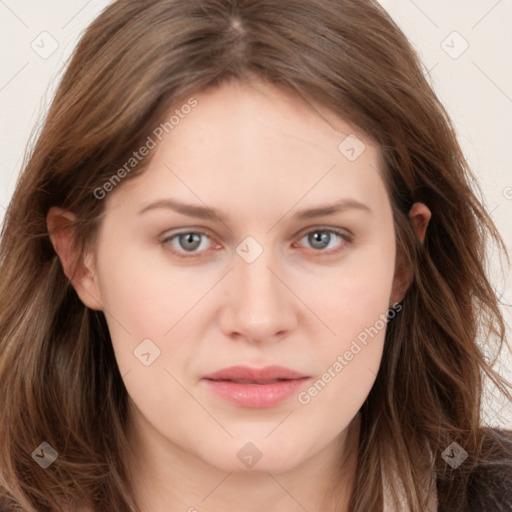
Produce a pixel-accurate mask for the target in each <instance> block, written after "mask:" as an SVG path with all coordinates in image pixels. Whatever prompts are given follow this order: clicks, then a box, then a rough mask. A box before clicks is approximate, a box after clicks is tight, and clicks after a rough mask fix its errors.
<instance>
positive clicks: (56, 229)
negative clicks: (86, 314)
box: [46, 206, 103, 310]
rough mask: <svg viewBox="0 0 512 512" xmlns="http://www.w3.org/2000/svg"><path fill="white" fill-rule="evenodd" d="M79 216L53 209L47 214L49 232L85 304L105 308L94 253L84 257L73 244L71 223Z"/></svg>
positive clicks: (66, 270)
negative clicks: (81, 256)
mask: <svg viewBox="0 0 512 512" xmlns="http://www.w3.org/2000/svg"><path fill="white" fill-rule="evenodd" d="M75 220H76V216H75V215H74V214H73V213H71V212H69V211H67V210H63V209H62V208H58V207H56V206H54V207H52V208H50V210H49V212H48V215H47V217H46V224H47V227H48V233H49V235H50V240H51V242H52V245H53V248H54V249H55V252H56V253H57V255H58V257H59V259H60V262H61V265H62V269H63V271H64V274H65V275H66V277H67V278H68V279H69V280H70V282H71V284H72V286H73V288H74V289H75V290H76V293H77V294H78V296H79V297H80V300H81V301H82V302H83V303H84V304H85V306H87V307H89V308H91V309H97V310H102V309H103V307H102V303H101V295H100V293H99V287H98V283H97V278H96V272H95V265H94V254H93V253H92V252H89V253H87V254H85V255H84V257H83V259H81V258H80V254H78V251H77V249H76V247H75V245H74V244H73V228H72V227H71V226H70V223H71V222H73V221H75Z"/></svg>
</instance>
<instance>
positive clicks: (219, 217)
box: [139, 198, 373, 223]
mask: <svg viewBox="0 0 512 512" xmlns="http://www.w3.org/2000/svg"><path fill="white" fill-rule="evenodd" d="M161 208H165V209H170V210H174V211H176V212H178V213H181V214H183V215H188V216H189V217H195V218H198V219H206V220H213V221H219V222H223V223H225V222H226V217H225V215H224V214H223V213H222V212H221V211H220V210H217V209H216V208H210V207H207V206H197V205H193V204H188V203H182V202H180V201H177V200H176V199H170V198H166V199H158V200H157V201H154V202H152V203H150V204H148V205H147V206H145V207H144V208H142V210H140V211H139V215H142V214H143V213H146V212H148V211H151V210H156V209H161ZM346 210H361V211H363V212H367V213H370V214H371V213H373V212H372V210H371V209H370V207H369V206H367V205H365V204H363V203H361V202H359V201H356V200H355V199H342V200H340V201H338V202H336V203H334V204H331V205H325V206H316V207H313V208H308V209H305V210H300V211H298V212H296V213H295V214H294V215H293V218H294V219H295V220H304V219H312V218H315V217H323V216H325V215H332V214H333V213H338V212H343V211H346Z"/></svg>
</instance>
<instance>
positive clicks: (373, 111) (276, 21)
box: [0, 0, 512, 512]
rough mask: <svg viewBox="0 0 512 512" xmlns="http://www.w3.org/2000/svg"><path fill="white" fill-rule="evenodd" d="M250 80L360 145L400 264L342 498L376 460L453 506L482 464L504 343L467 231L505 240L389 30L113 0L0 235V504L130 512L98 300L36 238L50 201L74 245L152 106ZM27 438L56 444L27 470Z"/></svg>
mask: <svg viewBox="0 0 512 512" xmlns="http://www.w3.org/2000/svg"><path fill="white" fill-rule="evenodd" d="M255 78H258V79H263V80H266V81H267V82H269V83H271V84H273V85H275V86H276V87H280V88H283V89H285V90H286V91H289V92H290V93H293V94H298V95H299V96H300V97H301V98H303V99H304V101H306V102H308V103H310V104H311V105H322V106H325V107H327V108H328V109H329V110H330V111H331V112H333V113H334V114H336V115H338V116H340V117H341V118H343V119H345V120H347V121H348V122H350V123H352V124H353V125H354V126H357V127H358V128H360V129H361V130H362V132H363V133H365V134H367V135H368V137H370V138H371V139H372V140H374V141H375V142H376V143H377V144H378V146H379V147H380V153H381V157H382V161H383V168H384V179H385V182H386V185H387V189H388V193H389V198H390V202H391V205H392V209H393V219H394V224H395V232H396V244H397V258H398V259H397V271H398V270H399V269H404V268H409V269H410V271H411V276H412V282H411V285H410V286H409V288H408V290H407V293H406V294H405V296H404V298H403V301H402V306H403V311H402V312H401V313H400V315H398V316H397V317H396V318H395V319H394V320H393V321H392V322H390V323H389V325H388V329H387V332H386V340H385V347H384V353H383V358H382V364H381V367H380V370H379V372H378V375H377V378H376V381H375V384H374V386H373V388H372V390H371V392H370V394H369V396H368V398H367V400H366V401H365V403H364V405H363V407H362V409H361V419H362V421H361V432H360V442H359V447H358V462H357V471H356V476H355V483H354V488H353V492H352V494H351V498H350V504H349V510H350V511H351V512H369V511H371V512H374V511H380V510H381V508H382V500H383V486H382V478H381V471H382V469H383V467H388V466H389V467H394V468H395V471H396V475H397V477H398V480H397V482H396V483H395V484H393V485H394V487H393V489H398V486H399V485H401V486H402V487H403V489H404V491H405V495H406V497H407V500H408V502H409V505H410V509H411V512H422V511H423V510H425V508H424V507H425V503H426V499H427V490H428V484H429V482H430V481H431V479H432V478H435V479H436V481H437V485H438V489H439V490H440V491H443V492H444V494H445V495H446V496H450V497H451V498H450V499H452V504H451V508H449V510H450V511H451V512H456V511H457V510H462V509H463V508H462V507H463V505H464V503H465V499H466V498H465V491H464V489H465V486H466V483H467V481H468V479H469V478H470V475H471V471H472V470H473V469H474V468H475V467H476V466H477V465H478V464H481V463H482V461H484V462H485V457H486V455H485V453H484V451H483V448H482V446H483V445H482V443H483V434H482V428H481V419H480V408H481V401H482V389H483V379H484V378H485V376H487V377H489V378H490V379H491V380H492V382H494V384H495V385H496V386H497V387H498V388H499V389H500V390H501V392H503V393H504V394H505V395H506V396H507V397H508V398H509V399H511V400H512V397H511V395H510V393H509V384H508V383H507V382H506V381H505V380H504V379H503V378H502V377H501V376H500V375H499V373H498V372H497V371H496V370H495V369H494V367H493V365H492V363H491V362H488V361H487V360H486V358H485V357H484V354H483V347H486V350H487V348H489V347H490V348H492V350H494V351H495V353H498V352H499V351H500V350H501V349H502V347H503V345H504V344H505V343H506V340H505V323H504V320H503V317H502V314H501V312H500V308H499V300H498V297H497V295H496V293H495V291H494V290H493V287H492V285H491V283H490V281H489V278H488V274H487V272H488V271H487V256H486V244H487V243H491V242H492V243H495V244H497V246H498V247H499V248H500V249H501V250H502V251H505V253H506V250H505V246H504V244H503V242H502V240H501V238H500V235H499V233H498V232H497V230H496V228H495V226H494V224H493V222H492V220H491V219H490V217H489V215H488V214H487V213H486V211H485V209H484V207H483V206H482V203H481V201H480V200H479V198H478V194H479V193H478V186H477V184H476V183H475V180H474V177H473V175H472V173H471V171H470V169H469V168H468V165H467V162H466V160H465V158H464V156H463V154H462V151H461V148H460V146H459V144H458V141H457V138H456V134H455V130H454V128H453V125H452V123H451V121H450V119H449V118H448V115H447V113H446V111H445V109H444V107H443V105H442V104H441V102H440V101H439V100H438V98H437V97H436V95H435V94H434V92H433V90H432V88H431V86H430V85H429V83H428V80H427V78H426V73H425V69H424V68H423V66H422V64H421V63H420V60H419V58H418V56H417V55H416V53H415V51H414V49H413V48H412V46H411V45H410V43H409V42H408V41H407V39H406V37H405V36H404V34H403V33H402V32H401V30H400V29H399V28H398V27H397V26H396V24H395V23H394V22H393V21H392V19H391V18H390V17H389V15H388V14H387V13H386V12H385V11H384V9H383V8H382V7H380V6H379V4H378V3H377V2H376V1H374V0H282V1H281V0H280V1H279V2H276V1H274V0H258V1H244V0H151V1H147V0H118V1H116V2H113V3H112V4H111V5H109V6H108V7H107V8H106V9H105V10H104V11H103V12H102V13H101V14H100V15H99V16H98V17H97V19H96V20H95V21H94V22H93V23H92V24H91V25H90V26H89V27H88V28H87V30H86V31H85V33H84V34H83V36H82V37H81V39H80V41H79V43H78V45H77V47H76V48H75V50H74V53H73V55H72V57H71V59H70V62H69V65H68V67H67V69H66V71H65V73H64V75H63V77H62V79H61V81H60V84H59V87H58V89H57V92H56V94H55V96H54V98H53V101H52V103H51V106H50V108H49V111H48V113H47V114H46V117H45V119H44V124H43V126H42V128H41V130H40V133H39V134H38V136H37V139H36V140H35V141H34V143H33V145H32V147H31V148H30V150H27V154H26V156H25V160H24V163H23V169H22V172H21V174H20V177H19V180H18V183H17V186H16V190H15V192H14V196H13V198H12V200H11V202H10V204H9V207H8V210H7V213H6V216H5V222H4V225H3V229H2V234H1V244H0V275H1V280H0V389H1V393H0V410H1V411H2V414H1V415H0V490H1V495H2V499H3V506H4V507H6V509H7V510H23V511H25V512H42V511H48V512H49V511H53V510H67V508H66V507H75V508H79V507H88V509H90V510H92V511H94V512H99V511H105V510H116V511H119V512H124V511H129V510H130V507H133V509H134V510H137V507H136V503H135V500H134V496H133V495H132V493H131V488H130V474H129V470H128V468H129V453H130V451H129V446H128V445H127V439H126V436H125V429H126V425H127V405H128V395H127V391H126V388H125V386H124V384H123V380H122V377H121V375H120V373H119V369H118V367H117V364H116V359H115V357H114V352H113V349H112V343H111V340H110V335H109V331H108V327H107V324H106V321H105V318H104V315H103V313H102V312H101V311H95V310H91V309H89V308H87V307H85V306H84V304H83V303H82V302H81V301H80V299H79V298H78V295H77V294H76V292H75V290H74V289H73V287H72V285H71V283H70V280H69V279H68V278H67V277H66V275H65V274H64V272H63V268H62V266H61V263H60V261H59V258H58V256H57V254H56V253H55V251H54V249H53V246H52V244H51V241H50V238H49V233H48V228H47V222H46V218H47V214H48V211H49V209H50V208H51V207H52V206H60V207H62V208H65V209H67V210H70V211H72V212H73V213H74V214H75V215H76V222H74V223H72V224H71V225H70V226H69V228H72V229H73V243H74V244H75V246H76V248H77V250H78V251H79V253H80V254H82V253H83V251H84V250H85V249H86V248H87V247H88V246H89V244H93V243H94V240H95V234H96V233H97V230H98V227H99V225H100V223H101V219H102V214H103V213H104V205H105V202H104V201H101V200H99V199H98V198H97V195H98V194H97V190H98V188H99V187H102V186H103V185H104V184H105V183H106V182H107V181H108V180H109V179H110V178H111V177H112V175H113V174H114V173H115V171H116V170H117V169H119V167H120V166H122V165H123V163H124V162H126V161H127V160H128V159H129V158H130V156H131V155H132V153H133V151H134V150H136V149H137V148H139V147H140V146H141V145H142V144H143V142H144V141H145V140H147V137H148V136H149V135H150V134H151V133H152V130H154V128H155V127H156V126H158V125H159V124H160V123H161V122H162V121H163V120H164V119H165V115H166V114H167V113H168V112H170V111H171V108H174V107H176V106H179V105H180V104H181V102H183V101H185V100H184V98H185V99H186V98H189V97H190V96H191V95H193V94H194V93H195V92H197V91H202V90H204V89H206V88H208V87H214V86H218V85H219V84H221V83H222V82H223V81H224V80H240V81H247V82H248V81H250V80H252V79H255ZM150 160H151V155H149V156H147V157H146V158H145V159H144V160H143V161H142V162H141V163H140V164H139V165H138V166H137V167H136V168H135V169H133V170H132V171H131V172H130V174H129V175H128V176H126V177H125V178H124V179H125V180H129V179H131V178H133V177H134V176H137V175H139V174H141V173H142V172H143V171H144V169H145V168H146V167H147V165H148V163H149V162H150ZM119 186H122V184H120V185H119ZM95 191H96V193H95ZM417 201H418V202H423V203H425V204H426V205H427V206H428V207H429V209H430V210H431V212H432V219H431V221H430V224H429V226H428V230H427V234H426V238H425V242H424V244H421V243H420V242H419V240H418V238H417V237H416V236H415V233H414V230H413V229H412V226H411V224H410V222H409V219H408V211H409V209H410V207H411V205H412V204H413V203H414V202H417ZM42 441H46V442H47V443H49V444H50V445H51V446H52V447H54V448H56V449H57V451H58V452H59V457H58V459H57V460H56V461H55V462H54V463H53V464H52V465H51V467H49V468H48V469H47V470H45V471H43V470H41V468H40V467H39V466H38V465H37V464H36V463H35V462H34V460H33V459H32V457H31V453H32V452H33V450H34V449H35V448H36V447H37V446H38V445H39V444H40V443H41V442H42ZM454 441H455V442H457V443H458V444H459V445H461V446H462V447H464V449H465V450H466V451H467V452H468V455H469V456H468V459H467V461H466V462H465V463H464V464H462V465H461V466H460V467H459V468H458V469H457V471H453V470H452V469H451V468H450V467H448V466H447V464H446V462H445V461H444V460H443V458H442V457H441V454H442V452H443V450H444V449H445V448H446V447H447V446H448V445H450V443H452V442H454ZM333 484H334V486H335V484H336V475H333ZM397 492H398V491H397ZM459 507H460V508H459ZM335 509H336V506H335V505H333V506H332V507H331V508H330V510H335Z"/></svg>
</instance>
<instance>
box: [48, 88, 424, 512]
mask: <svg viewBox="0 0 512 512" xmlns="http://www.w3.org/2000/svg"><path fill="white" fill-rule="evenodd" d="M194 97H195V98H196V99H197V101H198V106H197V107H196V108H195V109H194V110H193V111H192V112H191V113H190V114H189V115H188V116H187V117H186V118H185V119H183V120H182V121H181V123H180V124H179V125H178V126H177V127H175V129H174V130H173V131H172V132H170V133H169V134H168V135H167V136H166V137H165V138H164V139H163V140H162V142H160V143H159V145H158V147H157V148H156V149H155V151H156V152H155V154H154V158H153V160H152V161H151V163H150V165H149V167H148V169H147V170H146V171H145V173H144V174H142V175H141V176H140V177H137V178H135V179H131V180H127V181H126V182H124V183H122V184H121V185H119V186H118V187H117V188H116V189H115V190H114V191H112V192H110V193H109V195H108V197H107V198H106V199H105V201H106V202H107V203H106V211H105V216H104V218H103V221H102V224H101V227H100V231H99V237H98V240H97V244H96V246H95V247H94V249H93V250H92V251H91V252H90V253H87V254H86V256H85V257H84V258H83V259H79V258H78V256H77V255H76V254H74V253H73V250H72V248H71V244H70V243H69V232H67V231H60V232H59V231H58V228H59V226H62V225H63V223H64V222H66V221H67V220H69V219H72V218H73V215H72V213H70V212H66V211H64V210H61V209H59V208H52V209H51V210H50V212H49V215H48V227H49V231H50V233H51V238H52V242H53V244H54V247H55V250H56V252H57V253H58V254H59V257H60V258H61V261H62V264H63V268H64V271H65V272H66V274H67V275H68V277H70V278H71V277H72V283H73V285H74V287H75V289H76V290H77V293H78V294H79V296H80V298H81V300H82V301H83V302H84V304H85V305H86V306H88V307H90V308H93V309H100V310H103V311H104V312H105V315H106V318H107V322H108V326H109V330H110V334H111V338H112V342H113V346H114V350H115V354H116V358H117V361H118V364H119V368H120V371H121V374H122V375H123V379H124V383H125V385H126V388H127V390H128V393H129V395H130V402H131V415H130V429H129V437H130V439H131V440H132V447H133V450H134V453H135V456H136V460H137V463H136V464H135V465H134V466H133V468H132V472H133V475H134V482H133V489H134V491H135V494H136V497H137V503H138V505H139V506H140V508H141V510H142V511H143V512H149V511H151V512H164V511H165V512H169V511H187V510H188V511H189V512H192V511H194V510H200V511H201V512H203V511H204V512H209V511H218V510H223V511H228V512H229V511H235V510H240V508H243V510H244V511H246V512H252V511H261V510H266V511H269V512H273V511H280V512H283V511H284V512H296V511H297V512H298V511H303V510H304V509H306V510H308V511H317V510H320V509H321V508H322V506H323V505H322V497H323V496H325V494H326V491H327V489H328V485H329V479H330V478H331V477H332V476H333V475H334V474H335V468H336V467H337V466H339V465H340V462H339V461H342V464H341V465H342V467H343V469H344V472H343V473H342V474H341V475H339V477H338V479H337V482H338V484H337V485H338V486H339V494H340V498H339V499H340V500H341V504H342V508H343V507H346V504H347V499H348V489H349V488H350V485H351V482H352V478H353V474H354V468H355V462H356V460H355V456H354V455H355V454H354V452H353V450H351V449H350V448H351V447H352V448H353V447H354V446H355V445H356V443H357V440H358V429H359V415H358V410H359V408H360V407H361V405H362V404H363V402H364V401H365V399H366V397H367V395H368V393H369V392H370V389H371V387H372V385H373V383H374V380H375V377H376V373H377V371H378V368H379V365H380V361H381V355H382V349H383V343H384V334H385V329H380V330H379V332H378V334H377V335H375V336H374V337H373V338H371V339H370V341H369V342H368V344H367V345H366V346H364V348H363V349H362V350H361V351H360V352H359V353H357V355H355V356H354V357H353V358H352V359H351V360H350V361H349V362H348V364H346V365H345V366H344V367H343V369H342V371H340V372H338V373H337V374H336V376H335V378H332V379H331V381H330V382H329V383H328V384H327V385H326V386H325V387H324V389H323V390H322V391H321V392H319V393H318V394H317V395H316V396H314V397H313V398H312V399H311V400H310V402H309V403H307V404H302V403H299V401H298V400H297V396H295V395H294V396H292V397H291V398H289V399H287V400H285V401H284V402H281V403H280V404H278V405H276V406H273V407H270V408H263V409H250V408H245V407H240V406H236V405H232V404H230V403H228V402H226V401H224V400H223V399H222V398H220V397H218V396H217V395H216V394H214V393H213V392H212V391H210V390H209V389H208V388H207V387H206V386H205V383H204V381H202V380H201V379H202V377H203V376H204V375H206V374H208V373H211V372H213V371H217V370H219V369H222V368H225V367H228V366H232V365H237V364H244V365H247V366H252V367H255V368H261V367H264V366H267V365H272V364H277V365H281V366H285V367H288V368H291V369H293V370H296V371H298V372H301V373H303V374H305V375H308V376H310V377H311V378H310V379H309V382H307V383H306V384H304V386H303V388H302V390H303V391H304V390H307V389H309V388H310V387H311V385H312V383H313V382H315V381H317V380H318V379H320V378H321V377H322V375H323V374H324V373H325V372H326V371H327V369H328V368H329V367H331V368H332V366H333V364H334V363H335V361H336V360H337V357H338V355H343V354H344V353H345V352H346V351H347V350H348V349H349V348H350V346H351V343H352V342H353V340H355V339H356V337H357V336H358V334H360V333H361V332H362V331H364V330H365V328H369V327H371V326H374V325H376V322H377V321H378V319H379V315H382V314H385V313H386V312H387V310H388V308H389V307H390V306H391V305H393V304H394V303H395V302H397V301H399V300H401V298H402V297H403V294H404V293H405V291H406V288H407V286H408V284H409V281H410V278H409V277H408V275H409V274H407V272H405V273H400V274H398V273H397V274H395V261H396V254H395V232H394V226H393V220H392V213H391V205H390V202H389V198H388V196H387V193H386V189H385V186H384V182H383V180H382V177H381V175H380V172H381V169H380V163H379V162H380V161H379V150H378V148H377V147H376V146H374V145H373V144H372V143H371V141H370V140H368V138H366V137H365V136H364V134H361V133H359V132H358V131H357V130H356V129H354V127H351V126H349V125H348V124H347V123H345V122H344V121H343V120H341V119H337V118H334V116H332V115H330V114H329V112H327V111H325V110H322V109H321V108H320V107H317V112H315V111H313V110H312V109H311V106H308V105H307V104H305V103H303V102H302V101H301V100H300V99H299V98H298V97H295V96H292V95H290V93H286V92H283V91H281V90H279V89H276V88H275V87H273V86H270V85H267V84H263V83H258V84H256V83H253V84H251V85H248V84H240V83H237V82H225V83H224V84H222V85H221V86H220V87H219V88H214V89H208V90H205V91H202V92H200V93H198V94H196V95H194ZM349 134H356V135H357V136H358V138H359V139H360V140H361V141H363V142H364V143H365V145H366V149H365V150H364V151H363V153H362V154H361V155H360V156H359V157H358V158H357V159H356V160H355V161H353V162H352V161H349V160H348V159H347V158H346V157H345V155H343V154H342V153H341V152H340V151H339V150H338V145H339V144H340V142H341V141H343V140H344V139H345V137H347V135H349ZM163 198H173V199H176V200H179V201H182V202H186V203H192V204H194V205H198V206H205V205H208V206H210V207H214V208H217V209H219V210H221V211H222V213H223V214H224V215H225V216H226V220H225V222H219V221H215V220H208V219H197V218H193V217H189V216H186V215H184V214H181V213H177V212H175V211H173V210H171V209H168V208H154V209H151V210H148V211H147V212H145V213H144V214H141V215H140V214H139V211H140V210H141V209H143V208H144V207H145V206H147V205H148V204H149V203H152V202H154V201H157V200H159V199H163ZM340 199H353V200H356V201H358V202H360V203H363V204H364V205H366V206H367V207H368V208H369V209H370V211H366V210H364V209H358V208H347V209H345V210H344V211H341V212H338V213H335V214H331V215H324V216H322V217H316V218H311V219H305V220H294V218H293V215H294V214H295V213H296V212H297V211H299V210H302V209H306V208H311V207H313V206H323V205H328V204H332V203H335V202H336V201H339V200H340ZM410 219H411V222H412V224H413V226H414V228H415V230H416V232H417V234H418V237H419V238H420V240H422V241H423V238H424V235H425V230H426V227H427V225H428V221H429V219H430V212H429V210H428V208H427V207H426V206H425V205H423V204H420V203H416V204H415V205H414V206H413V208H412V210H411V212H410ZM320 228H321V229H324V230H325V229H328V228H332V229H340V230H342V233H343V234H344V235H350V236H349V239H347V240H345V239H344V238H342V237H340V236H337V235H336V234H334V233H332V234H331V237H330V240H328V247H327V248H326V249H322V248H318V246H319V245H318V243H317V244H316V245H315V240H314V239H313V238H312V237H309V238H308V236H306V235H307V234H308V233H311V232H315V230H319V229H320ZM187 230H188V231H192V232H195V231H198V230H199V231H204V232H205V233H206V235H207V236H203V237H202V238H201V239H200V240H201V244H200V246H199V248H197V249H192V252H193V251H194V250H195V252H196V253H197V254H199V256H196V257H188V259H187V258H180V257H178V256H177V255H175V254H173V252H172V250H173V249H174V250H175V251H178V252H180V253H181V254H183V255H184V256H187V254H190V252H189V253H187V245H186V240H183V239H182V240H181V242H182V245H180V239H179V237H175V238H174V239H172V240H168V241H167V242H165V243H163V244H162V243H160V242H161V241H162V239H163V238H169V237H170V236H172V235H174V234H176V232H177V231H183V232H186V231H187ZM247 236H251V237H253V238H254V239H255V240H256V241H257V243H258V244H259V246H261V248H263V252H262V254H261V255H260V256H259V257H258V258H256V259H255V261H253V262H252V263H248V262H247V261H245V260H244V259H243V258H242V257H240V256H239V255H238V254H237V252H236V249H237V247H238V246H239V245H240V243H241V242H242V241H243V240H244V239H245V237H247ZM337 248H339V249H340V251H339V252H338V253H336V254H331V255H326V254H325V252H326V251H327V252H328V251H329V250H331V249H337ZM250 250H251V251H252V250H253V249H250ZM74 269H76V270H77V272H76V274H75V276H72V273H73V270H74ZM398 314H399V313H398ZM147 338H149V339H151V340H152V342H153V343H154V344H155V345H156V346H158V348H159V350H160V356H159V357H158V358H157V359H156V360H155V361H154V362H153V363H152V364H151V365H150V366H145V365H144V364H142V363H141V362H140V361H139V360H138V359H137V358H136V357H135V356H134V350H135V349H136V347H137V346H138V345H139V344H140V343H141V341H142V340H144V339H147ZM248 442H251V443H252V444H253V445H255V446H256V447H257V449H258V450H259V452H261V455H262V457H261V459H260V460H259V461H258V462H257V463H256V464H255V465H254V466H253V467H252V468H248V467H246V466H245V465H244V464H243V463H242V462H241V461H240V460H239V458H238V457H237V453H238V452H239V450H240V449H241V448H242V447H244V446H245V445H246V444H247V443H248Z"/></svg>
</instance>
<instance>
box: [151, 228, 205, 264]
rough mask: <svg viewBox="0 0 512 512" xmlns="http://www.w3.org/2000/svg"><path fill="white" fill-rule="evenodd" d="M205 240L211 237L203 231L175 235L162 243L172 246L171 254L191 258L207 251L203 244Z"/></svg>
mask: <svg viewBox="0 0 512 512" xmlns="http://www.w3.org/2000/svg"><path fill="white" fill-rule="evenodd" d="M202 237H203V238H202ZM205 238H208V239H209V238H210V237H209V236H208V235H207V234H206V233H203V232H201V231H182V232H181V233H175V234H174V235H171V236H168V237H166V238H164V239H163V240H162V241H161V242H160V243H161V244H162V245H170V246H171V249H170V250H171V252H173V253H174V254H176V256H178V257H181V258H189V257H194V256H199V253H200V252H202V251H203V250H206V248H205V244H204V243H203V241H204V240H205ZM206 245H207V244H206ZM184 253H185V254H184ZM187 253H188V254H187Z"/></svg>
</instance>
